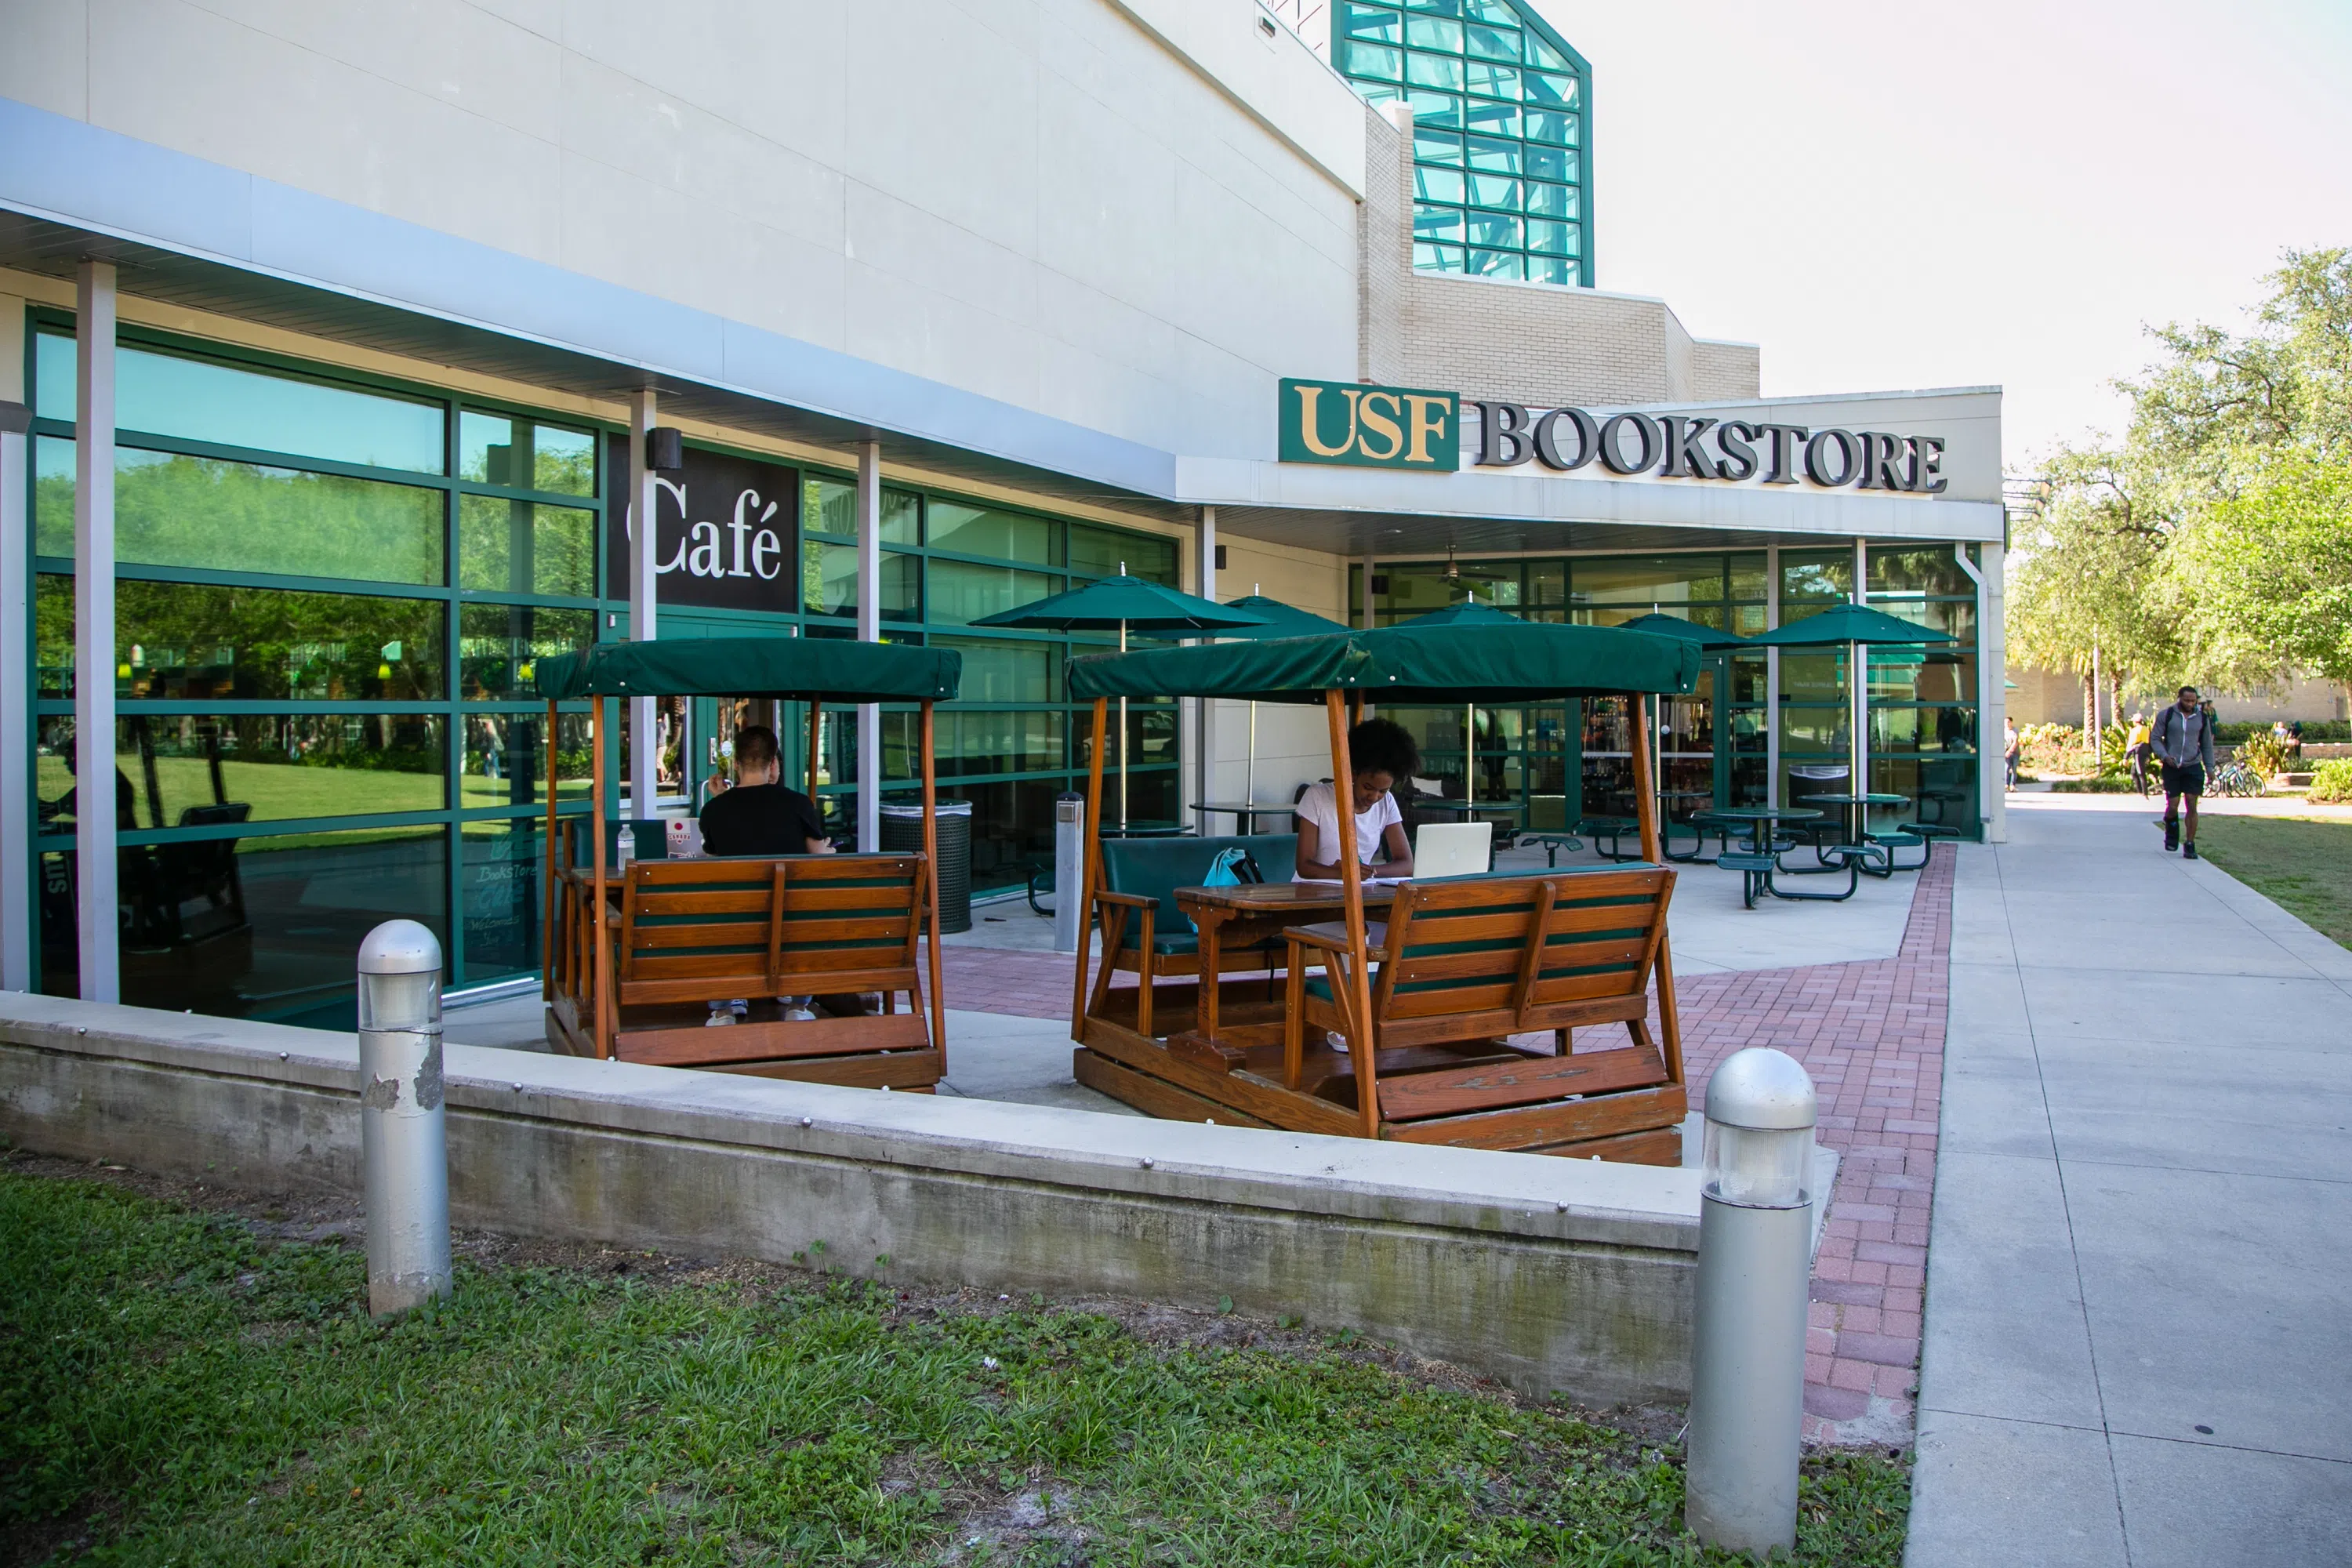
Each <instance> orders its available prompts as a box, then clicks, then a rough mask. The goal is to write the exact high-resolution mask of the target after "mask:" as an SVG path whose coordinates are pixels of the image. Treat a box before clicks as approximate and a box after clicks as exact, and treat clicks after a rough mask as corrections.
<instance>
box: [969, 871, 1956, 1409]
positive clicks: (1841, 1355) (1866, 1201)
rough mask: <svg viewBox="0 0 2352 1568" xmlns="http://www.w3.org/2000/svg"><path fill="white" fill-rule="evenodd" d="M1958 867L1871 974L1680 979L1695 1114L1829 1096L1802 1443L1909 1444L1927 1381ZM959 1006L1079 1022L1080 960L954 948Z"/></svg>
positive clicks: (1821, 971)
mask: <svg viewBox="0 0 2352 1568" xmlns="http://www.w3.org/2000/svg"><path fill="white" fill-rule="evenodd" d="M1954 863H1955V853H1954V851H1953V850H1952V848H1951V847H1949V846H1944V845H1939V846H1937V848H1936V850H1935V852H1934V855H1933V858H1931V859H1930V860H1929V861H1928V864H1927V868H1926V869H1925V870H1923V871H1921V872H1919V873H1918V876H1919V887H1918V889H1917V891H1916V894H1915V895H1914V896H1913V899H1912V901H1911V917H1910V921H1909V924H1908V925H1907V926H1906V928H1905V930H1904V934H1903V945H1902V947H1901V948H1900V949H1899V950H1898V951H1897V952H1895V956H1894V957H1892V958H1886V959H1880V960H1877V961H1874V962H1872V963H1819V964H1808V965H1804V966H1801V967H1798V968H1792V969H1750V970H1736V971H1732V972H1730V973H1719V974H1697V975H1684V976H1681V977H1680V978H1679V979H1678V980H1677V982H1676V984H1675V994H1676V996H1677V997H1678V998H1679V999H1680V1000H1681V1003H1682V1018H1683V1058H1684V1065H1685V1071H1686V1073H1687V1075H1688V1077H1689V1080H1690V1088H1691V1104H1692V1105H1693V1107H1695V1108H1696V1107H1697V1106H1699V1105H1701V1104H1703V1103H1704V1102H1705V1098H1706V1081H1707V1078H1708V1076H1709V1075H1710V1074H1712V1073H1713V1072H1714V1070H1715V1064H1716V1063H1717V1062H1719V1061H1721V1060H1722V1059H1723V1058H1725V1057H1726V1056H1728V1055H1729V1054H1730V1053H1731V1052H1733V1051H1736V1050H1738V1049H1740V1048H1741V1047H1747V1046H1772V1047H1777V1048H1779V1049H1780V1050H1784V1051H1787V1052H1788V1053H1789V1054H1790V1056H1793V1057H1795V1058H1797V1059H1798V1060H1799V1061H1801V1062H1802V1063H1804V1064H1805V1070H1806V1071H1808V1072H1810V1073H1811V1074H1812V1078H1813V1083H1814V1085H1815V1087H1816V1088H1818V1089H1819V1090H1820V1092H1821V1104H1822V1110H1821V1132H1820V1138H1821V1141H1822V1142H1823V1143H1826V1144H1828V1145H1829V1146H1831V1147H1832V1148H1833V1149H1835V1150H1837V1151H1838V1154H1839V1165H1838V1179H1837V1188H1836V1191H1835V1192H1834V1193H1833V1194H1832V1199H1831V1205H1830V1215H1829V1224H1828V1229H1827V1233H1826V1234H1825V1235H1824V1236H1823V1237H1822V1246H1821V1253H1820V1256H1819V1258H1817V1259H1816V1260H1815V1262H1814V1266H1813V1289H1812V1324H1811V1331H1810V1333H1809V1336H1808V1340H1807V1345H1806V1351H1807V1354H1806V1360H1805V1384H1806V1386H1805V1412H1806V1415H1805V1436H1806V1438H1807V1439H1808V1440H1809V1441H1813V1442H1828V1443H1889V1444H1907V1443H1908V1442H1909V1441H1910V1438H1911V1431H1912V1426H1913V1411H1914V1406H1915V1404H1916V1397H1917V1385H1918V1381H1919V1321H1920V1309H1921V1300H1922V1293H1923V1291H1924V1289H1925V1286H1926V1281H1927V1218H1928V1210H1929V1205H1930V1203H1931V1201H1932V1199H1933V1196H1934V1193H1935V1182H1936V1128H1937V1118H1938V1114H1939V1110H1940V1106H1941V1097H1942V1092H1943V1079H1944V1016H1945V1008H1946V1002H1947V997H1948V994H1949V985H1950V956H1951V926H1952V868H1953V866H1954ZM943 958H944V960H945V963H946V965H947V983H948V995H949V996H950V998H951V999H952V1000H953V1003H954V1005H956V1006H958V1007H961V1008H970V1009H972V1010H974V1011H978V1012H983V1013H1012V1014H1018V1015H1021V1016H1025V1017H1032V1018H1062V1017H1066V1016H1069V1009H1070V963H1071V961H1070V959H1068V958H1067V957H1066V956H1064V955H1062V954H1059V953H1042V952H1009V951H1002V950H997V949H992V948H977V947H950V948H948V949H946V950H945V952H944V954H943Z"/></svg>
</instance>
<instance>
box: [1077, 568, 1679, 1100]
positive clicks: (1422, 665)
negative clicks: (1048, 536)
mask: <svg viewBox="0 0 2352 1568" xmlns="http://www.w3.org/2000/svg"><path fill="white" fill-rule="evenodd" d="M1699 658H1700V655H1699V649H1698V647H1697V645H1696V644H1694V643H1690V642H1685V641H1684V640H1682V639H1680V638H1677V637H1659V636H1657V635H1655V634H1654V633H1649V632H1629V631H1624V630H1621V629H1619V628H1616V627H1611V626H1554V625H1547V624H1542V623H1538V622H1533V621H1523V620H1521V619H1520V618H1519V617H1518V616H1512V615H1507V614H1505V613H1504V612H1503V611H1500V610H1496V609H1492V608H1490V607H1488V606H1486V605H1475V604H1474V605H1455V606H1454V607H1453V608H1451V609H1446V610H1440V611H1437V612H1436V613H1435V614H1433V615H1428V616H1419V617H1417V618H1416V619H1414V620H1411V621H1406V622H1403V623H1402V624H1400V625H1398V626H1387V627H1383V628H1381V629H1380V630H1377V631H1349V632H1343V633H1339V634H1337V635H1334V636H1328V637H1285V638H1276V639H1271V640H1267V641H1261V642H1251V643H1225V644H1217V645H1202V646H1194V647H1162V648H1147V649H1144V650H1142V651H1140V652H1137V653H1123V654H1094V655H1089V656H1087V657H1083V658H1074V659H1072V660H1071V661H1070V668H1069V690H1070V694H1071V696H1072V697H1074V698H1076V699H1077V700H1092V701H1093V703H1094V741H1095V743H1094V755H1093V765H1092V767H1091V768H1090V769H1089V770H1088V773H1087V825H1088V827H1087V856H1086V864H1085V869H1084V872H1083V874H1082V881H1081V890H1080V903H1079V906H1078V907H1079V908H1080V909H1081V910H1090V909H1092V908H1093V907H1094V903H1095V889H1097V887H1099V886H1101V882H1102V834H1101V829H1100V827H1099V826H1098V824H1099V823H1100V820H1101V817H1100V811H1101V806H1102V782H1103V781H1102V757H1103V731H1104V727H1105V725H1106V724H1107V723H1108V716H1109V705H1110V703H1111V701H1112V700H1114V699H1117V698H1124V697H1225V698H1238V699H1246V700H1251V701H1258V702H1290V703H1298V704H1305V703H1311V702H1318V701H1319V702H1320V703H1322V705H1323V709H1324V715H1325V723H1326V726H1327V727H1328V730H1329V732H1330V740H1331V780H1332V788H1333V791H1334V793H1335V794H1336V795H1337V796H1338V805H1339V822H1340V824H1341V833H1342V835H1343V837H1344V836H1345V835H1346V832H1347V826H1346V825H1348V824H1349V823H1351V822H1353V821H1354V820H1355V815H1356V810H1355V799H1354V788H1353V783H1354V778H1355V769H1354V767H1353V765H1352V763H1351V761H1350V759H1349V754H1348V730H1349V725H1350V724H1351V723H1352V722H1355V721H1360V720H1361V718H1362V717H1363V711H1364V705H1365V702H1366V701H1367V700H1372V701H1377V702H1389V703H1395V704H1398V705H1400V706H1404V707H1450V706H1453V705H1454V704H1457V703H1461V702H1465V701H1467V702H1471V703H1474V704H1475V703H1486V704H1490V705H1497V706H1499V705H1501V704H1505V703H1510V702H1537V701H1546V700H1553V699H1560V698H1569V697H1618V696H1625V697H1631V698H1632V699H1633V700H1634V702H1635V704H1636V706H1637V712H1638V716H1639V720H1640V722H1639V723H1638V725H1637V726H1636V728H1635V731H1634V733H1635V735H1636V737H1646V736H1647V734H1648V732H1649V730H1650V712H1651V699H1652V698H1653V697H1654V696H1657V695H1660V694H1675V695H1680V694H1684V693H1687V692H1689V691H1690V690H1692V689H1694V688H1695V687H1696V685H1697V683H1698V669H1699ZM1633 793H1634V799H1635V802H1636V810H1637V811H1638V813H1639V820H1640V826H1641V837H1642V853H1643V857H1644V858H1647V859H1649V860H1652V861H1659V860H1660V858H1661V857H1660V853H1659V844H1658V816H1657V801H1656V798H1655V796H1656V785H1655V783H1654V763H1653V759H1652V757H1651V754H1650V747H1649V744H1648V742H1647V740H1646V739H1638V740H1637V743H1636V744H1635V745H1634V747H1633ZM1339 848H1340V850H1341V853H1340V854H1339V881H1340V889H1341V900H1342V902H1343V903H1344V905H1345V907H1346V910H1347V923H1348V952H1349V969H1350V972H1351V974H1352V977H1353V978H1352V984H1353V987H1354V991H1355V1005H1356V1016H1358V1017H1360V1018H1369V1017H1370V1016H1372V1002H1371V983H1370V961H1369V955H1368V952H1367V946H1368V943H1367V941H1366V937H1365V931H1364V886H1363V876H1362V872H1361V870H1360V868H1359V867H1358V866H1357V863H1356V857H1355V855H1354V854H1353V853H1352V850H1353V846H1352V845H1350V844H1346V843H1344V842H1343V843H1342V845H1341V846H1339ZM1093 947H1094V939H1093V934H1092V932H1091V931H1089V930H1088V929H1087V927H1086V926H1085V925H1083V924H1081V926H1080V929H1079V934H1078V956H1077V974H1076V980H1075V982H1074V990H1073V997H1072V1001H1071V1007H1070V1032H1071V1035H1072V1037H1075V1038H1078V1039H1080V1040H1081V1041H1083V1038H1084V1037H1085V1033H1086V1007H1087V968H1088V966H1089V964H1090V963H1092V961H1093V956H1094V955H1093V952H1092V949H1093ZM1657 975H1658V1007H1659V1022H1660V1023H1661V1024H1662V1025H1663V1026H1664V1038H1665V1042H1666V1044H1665V1057H1666V1062H1667V1067H1668V1070H1669V1072H1670V1073H1671V1075H1672V1079H1673V1081H1675V1082H1676V1083H1679V1082H1681V1081H1682V1080H1683V1065H1682V1048H1681V1039H1682V1029H1681V1021H1680V1018H1679V1016H1678V1010H1677V1008H1676V1005H1675V988H1674V960H1673V956H1672V954H1671V952H1669V949H1668V944H1667V942H1666V938H1665V934H1664V931H1660V933H1659V937H1658V954H1657ZM1213 983H1214V982H1213V981H1204V984H1213ZM1360 1110H1361V1111H1362V1114H1363V1117H1364V1127H1365V1132H1366V1135H1367V1136H1377V1128H1378V1125H1379V1108H1378V1105H1377V1104H1376V1102H1375V1101H1374V1100H1373V1099H1372V1097H1370V1096H1369V1095H1367V1096H1362V1097H1360Z"/></svg>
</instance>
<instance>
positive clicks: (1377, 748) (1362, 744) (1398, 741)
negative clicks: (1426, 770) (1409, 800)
mask: <svg viewBox="0 0 2352 1568" xmlns="http://www.w3.org/2000/svg"><path fill="white" fill-rule="evenodd" d="M1348 760H1349V763H1350V764H1352V765H1353V767H1354V768H1355V770H1356V772H1358V773H1386V774H1388V775H1389V776H1390V777H1391V778H1392V779H1395V780H1397V781H1398V782H1399V783H1402V782H1403V781H1404V780H1406V779H1407V778H1410V777H1411V776H1412V773H1414V772H1415V771H1416V770H1417V769H1419V768H1420V766H1421V748H1420V747H1419V746H1416V745H1414V744H1413V743H1412V731H1408V730H1407V729H1406V728H1405V727H1404V726H1403V725H1402V724H1400V723H1398V722H1397V721H1395V720H1393V719H1367V720H1365V721H1363V722H1362V723H1360V724H1359V725H1357V726H1356V727H1355V728H1354V729H1352V730H1350V731H1348Z"/></svg>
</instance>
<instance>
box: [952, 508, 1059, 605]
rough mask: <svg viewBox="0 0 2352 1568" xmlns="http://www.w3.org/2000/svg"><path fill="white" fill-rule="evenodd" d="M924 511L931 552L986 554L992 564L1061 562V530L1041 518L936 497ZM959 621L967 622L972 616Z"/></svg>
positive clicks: (1056, 564) (1055, 564)
mask: <svg viewBox="0 0 2352 1568" xmlns="http://www.w3.org/2000/svg"><path fill="white" fill-rule="evenodd" d="M926 510H928V511H929V514H930V516H929V522H930V527H929V534H930V547H931V548H932V549H933V550H948V551H952V552H955V553H956V554H958V555H985V556H987V557H989V558H990V559H991V560H994V561H1019V562H1024V563H1028V564H1030V565H1034V566H1058V565H1060V564H1061V561H1060V560H1059V559H1058V552H1056V550H1055V543H1056V542H1057V539H1058V535H1059V533H1060V530H1059V529H1057V528H1056V527H1055V525H1054V524H1053V523H1051V522H1048V521H1045V519H1044V518H1042V517H1031V516H1029V515H1028V514H1027V513H1026V512H1017V511H1003V510H997V509H995V508H992V507H981V506H969V505H966V504H965V503H963V502H961V501H947V500H938V499H936V498H934V499H933V500H931V502H930V504H929V507H928V508H927V509H926ZM936 591H937V590H936V586H935V587H934V592H936ZM1033 596H1042V595H1033ZM1016 602H1018V601H1016ZM1007 607H1008V608H1009V607H1010V606H1007ZM980 613H981V614H982V615H985V614H987V613H988V612H987V611H984V610H983V611H981V612H980ZM961 618H963V619H967V620H968V619H970V618H971V617H970V616H964V617H961Z"/></svg>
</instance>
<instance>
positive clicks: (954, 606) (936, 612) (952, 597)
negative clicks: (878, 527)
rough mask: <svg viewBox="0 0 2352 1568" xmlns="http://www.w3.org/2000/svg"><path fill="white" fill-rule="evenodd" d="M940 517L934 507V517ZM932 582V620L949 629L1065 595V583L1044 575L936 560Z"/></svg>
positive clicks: (933, 564) (931, 566)
mask: <svg viewBox="0 0 2352 1568" xmlns="http://www.w3.org/2000/svg"><path fill="white" fill-rule="evenodd" d="M938 514H939V509H938V508H936V507H934V508H933V509H932V516H933V517H934V518H936V517H937V516H938ZM928 585H929V589H930V605H931V619H932V621H933V622H934V623H944V624H946V625H950V626H963V625H966V624H969V623H970V622H972V621H976V620H979V619H980V618H981V617H982V616H992V615H995V614H996V613H997V612H998V611H1000V610H1009V609H1012V608H1013V607H1014V606H1015V605H1026V604H1029V603H1031V602H1032V601H1033V600H1037V599H1042V598H1044V597H1045V596H1046V595H1049V594H1057V593H1060V592H1061V591H1062V580H1061V579H1060V578H1059V577H1054V576H1049V575H1047V574H1045V573H1043V572H1023V571H1019V570H1017V569H1015V568H1013V567H1011V566H982V565H980V564H978V563H974V562H970V561H942V560H940V559H939V558H937V557H936V556H935V557H933V558H932V560H931V561H930V563H929V584H928Z"/></svg>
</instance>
